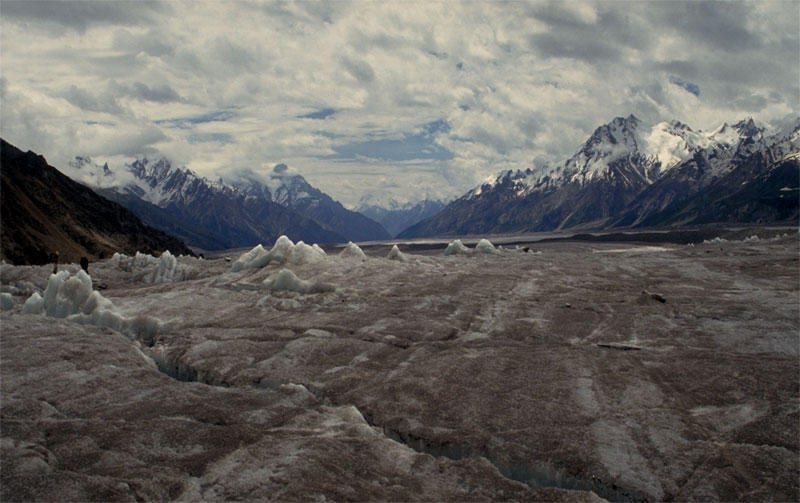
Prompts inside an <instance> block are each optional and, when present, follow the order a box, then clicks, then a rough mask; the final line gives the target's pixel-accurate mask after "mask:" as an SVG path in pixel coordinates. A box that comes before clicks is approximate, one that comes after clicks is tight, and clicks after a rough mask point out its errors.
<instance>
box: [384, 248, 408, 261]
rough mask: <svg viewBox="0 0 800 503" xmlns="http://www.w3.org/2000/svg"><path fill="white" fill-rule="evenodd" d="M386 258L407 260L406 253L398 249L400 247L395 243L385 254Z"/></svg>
mask: <svg viewBox="0 0 800 503" xmlns="http://www.w3.org/2000/svg"><path fill="white" fill-rule="evenodd" d="M386 258H388V259H389V260H399V261H400V262H408V255H406V254H405V253H403V252H401V251H400V248H398V247H397V245H394V246H392V249H391V250H389V254H388V255H386Z"/></svg>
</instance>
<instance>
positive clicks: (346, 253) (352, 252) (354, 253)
mask: <svg viewBox="0 0 800 503" xmlns="http://www.w3.org/2000/svg"><path fill="white" fill-rule="evenodd" d="M339 256H340V257H344V258H355V259H360V260H367V256H366V255H365V254H364V251H363V250H362V249H361V248H359V246H358V245H357V244H355V243H353V242H352V241H348V243H347V246H345V247H344V249H343V250H342V251H341V253H339Z"/></svg>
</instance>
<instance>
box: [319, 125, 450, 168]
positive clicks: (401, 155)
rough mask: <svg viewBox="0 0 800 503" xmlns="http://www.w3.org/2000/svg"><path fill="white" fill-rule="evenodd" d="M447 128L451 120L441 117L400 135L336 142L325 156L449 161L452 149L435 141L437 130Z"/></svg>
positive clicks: (444, 130)
mask: <svg viewBox="0 0 800 503" xmlns="http://www.w3.org/2000/svg"><path fill="white" fill-rule="evenodd" d="M449 131H450V124H448V123H447V121H446V120H444V119H440V120H437V121H433V122H429V123H427V124H423V125H422V126H421V127H420V131H419V132H417V133H405V134H404V135H403V137H402V138H400V139H395V138H379V139H375V140H367V141H359V142H352V143H345V144H343V145H335V146H334V147H333V150H334V151H335V152H336V153H335V154H333V155H330V156H327V157H326V158H327V159H348V160H355V159H358V158H362V157H366V158H370V159H382V160H387V161H412V160H422V159H428V160H437V161H449V160H451V159H453V157H454V156H453V153H452V152H450V151H449V150H447V149H446V148H444V147H442V146H440V145H437V144H436V142H435V139H436V135H437V134H439V133H447V132H449Z"/></svg>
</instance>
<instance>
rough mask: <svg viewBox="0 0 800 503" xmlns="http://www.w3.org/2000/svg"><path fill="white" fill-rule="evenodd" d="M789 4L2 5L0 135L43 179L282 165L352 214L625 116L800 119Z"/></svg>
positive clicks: (796, 28)
mask: <svg viewBox="0 0 800 503" xmlns="http://www.w3.org/2000/svg"><path fill="white" fill-rule="evenodd" d="M799 19H800V3H798V2H796V1H791V2H773V1H757V2H702V1H693V2H679V1H664V2H620V1H613V2H612V1H604V2H553V3H546V2H455V1H444V2H410V1H403V2H374V1H363V0H362V1H355V2H344V1H336V2H329V3H321V2H276V1H272V2H244V1H229V2H208V3H203V2H199V1H187V2H142V1H137V2H125V1H113V2H112V1H101V2H89V1H69V0H68V1H57V2H45V1H23V2H16V1H8V0H1V1H0V28H2V40H1V42H2V45H0V98H2V116H1V117H0V133H1V134H2V136H3V138H5V139H6V140H8V141H10V142H11V143H13V144H15V145H17V146H18V147H20V148H23V149H31V150H34V151H36V152H38V153H41V154H43V155H45V156H46V157H47V159H48V160H49V161H50V163H51V164H53V165H55V166H56V167H62V166H66V165H67V163H68V162H69V160H70V159H72V158H73V157H74V156H76V155H84V156H91V157H92V158H93V159H94V160H95V161H97V162H106V161H108V162H109V165H110V166H111V167H112V169H113V167H114V166H115V165H121V164H122V163H124V162H130V161H131V160H132V159H133V158H134V157H136V156H142V155H148V156H153V155H158V154H162V155H165V156H167V157H169V158H170V159H172V160H173V161H175V162H177V163H179V164H181V165H185V166H187V167H189V168H191V169H193V170H195V171H196V172H198V173H199V174H201V175H204V176H208V177H209V178H216V177H217V176H224V175H225V174H226V173H235V172H241V171H242V170H243V169H250V170H255V171H259V170H271V169H272V166H274V165H275V164H278V163H286V164H288V165H289V166H291V168H292V169H293V170H297V171H298V172H300V173H302V174H303V175H304V176H306V178H307V179H308V180H309V181H310V182H311V183H312V184H314V185H316V186H318V187H319V188H321V189H322V190H324V191H326V192H328V193H330V194H331V195H333V196H334V197H335V198H338V199H339V200H341V201H342V202H344V203H345V204H349V205H354V204H357V203H358V200H359V198H360V197H361V196H362V195H366V194H370V195H371V196H373V199H378V200H381V199H383V200H387V199H389V198H395V199H397V200H400V201H405V200H418V199H423V198H426V197H436V198H439V197H453V196H457V195H460V194H462V193H463V192H465V191H466V190H468V189H470V188H471V187H473V186H474V185H476V184H477V183H479V182H480V181H481V180H483V179H484V178H486V177H487V176H489V175H491V174H493V173H496V172H498V171H499V170H501V169H509V168H514V169H517V168H519V169H524V168H529V167H533V166H534V164H536V165H542V164H544V163H545V162H560V161H563V160H564V159H565V158H566V157H568V156H569V155H571V154H572V153H573V152H574V151H575V150H576V149H577V148H578V147H579V146H580V144H581V143H582V142H583V141H584V140H585V139H586V138H587V137H588V136H589V135H590V134H591V133H592V131H593V130H594V128H596V127H597V126H599V125H601V124H604V123H607V122H609V121H610V120H611V119H613V118H614V117H616V116H627V115H629V114H631V113H633V114H635V115H636V116H638V117H639V118H641V119H643V120H645V121H648V122H658V121H662V120H672V119H677V120H680V121H682V122H685V123H687V124H689V125H690V126H691V127H693V128H696V129H710V128H714V127H716V126H718V125H719V124H721V123H722V122H725V121H727V122H735V121H738V120H741V119H742V118H744V117H745V116H753V117H754V118H755V119H756V120H759V121H761V122H765V123H779V122H781V121H783V120H785V119H786V118H787V116H797V115H798V113H800V111H799V109H800V68H799V67H800V63H798V61H800V41H799V40H798V33H800V21H798V20H799Z"/></svg>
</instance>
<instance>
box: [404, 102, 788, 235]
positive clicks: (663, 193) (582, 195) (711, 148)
mask: <svg viewBox="0 0 800 503" xmlns="http://www.w3.org/2000/svg"><path fill="white" fill-rule="evenodd" d="M798 123H799V124H800V121H798ZM798 150H799V149H798V141H797V127H795V128H793V129H791V130H788V131H782V132H774V133H772V134H768V133H767V128H766V127H765V126H762V125H758V124H757V123H756V122H755V121H754V120H753V119H751V118H748V119H746V120H743V121H741V122H739V123H736V124H734V125H728V124H723V125H722V126H720V127H719V128H717V129H716V130H714V131H711V132H708V133H704V132H700V131H694V130H692V129H691V128H690V127H689V126H687V125H685V124H682V123H680V122H678V121H672V122H662V123H659V124H654V125H647V124H644V123H642V121H640V120H639V119H637V118H636V117H634V116H633V115H631V116H629V117H627V118H622V117H617V118H615V119H614V120H613V121H611V122H610V123H609V124H606V125H603V126H600V127H599V128H597V129H596V130H595V131H594V133H593V134H592V135H591V136H590V137H589V139H588V140H587V141H586V142H585V143H584V144H583V146H582V147H581V148H580V149H579V150H578V151H577V152H576V153H575V154H574V155H572V156H571V157H570V158H569V159H567V160H566V161H564V162H563V163H562V164H560V165H558V166H555V167H550V166H546V167H544V168H539V169H527V170H524V171H522V170H518V171H515V172H511V171H505V172H502V173H500V174H499V175H498V176H496V177H494V178H491V179H489V180H487V181H486V182H484V183H483V184H482V185H481V186H479V187H476V188H475V189H473V190H471V191H469V192H467V193H466V194H465V195H464V196H462V197H461V198H460V199H458V200H456V201H454V202H453V203H451V204H450V205H448V206H447V207H446V208H445V209H444V210H442V211H441V212H440V213H438V214H437V215H436V216H434V217H433V218H430V219H427V220H425V221H423V222H420V223H419V224H417V225H416V226H414V227H412V228H410V229H408V230H406V231H404V232H402V233H401V234H400V236H401V237H422V236H431V235H461V234H477V233H491V232H517V231H545V230H554V229H564V228H570V227H576V226H591V227H607V226H634V225H636V226H639V225H660V224H661V223H666V222H662V220H663V219H661V218H660V217H655V215H657V214H660V213H661V212H663V211H665V210H666V209H667V207H670V212H671V213H674V211H675V205H677V204H681V203H682V202H686V201H688V199H689V198H691V197H694V196H695V195H696V194H697V193H698V192H700V191H702V190H705V189H706V188H708V187H711V186H712V185H713V186H714V187H719V186H721V185H720V184H722V180H723V179H726V178H727V179H729V180H732V179H740V178H742V174H741V172H740V171H741V169H744V168H743V166H749V168H748V169H749V173H750V176H751V177H753V178H757V175H759V174H760V173H761V172H762V171H769V170H771V169H772V167H774V166H775V165H777V164H778V163H780V162H781V160H783V159H785V158H792V156H795V157H794V161H792V162H793V163H794V165H795V166H796V164H797V160H796V155H797V152H798ZM759 156H760V157H759ZM756 159H760V161H756ZM737 170H739V171H737ZM794 175H795V176H794V178H795V180H794V182H792V181H791V176H790V177H789V178H790V179H789V180H787V181H786V183H787V184H789V185H788V186H789V187H790V188H791V187H795V186H796V185H797V180H796V178H797V176H796V175H797V172H796V170H795V172H794ZM782 179H783V178H781V180H782ZM744 181H746V180H743V181H741V183H744ZM775 183H777V182H775ZM730 190H733V188H732V187H731V188H730ZM780 196H783V197H780ZM776 197H778V198H779V199H783V200H784V202H785V201H788V200H789V199H787V197H790V195H789V194H788V191H784V193H783V194H776ZM795 200H796V197H795ZM670 205H672V206H670ZM778 206H781V207H784V206H786V205H785V204H784V203H781V204H778ZM787 211H788V210H781V211H779V212H777V213H775V214H774V215H773V217H769V218H774V219H785V218H791V215H790V214H791V211H789V212H788V213H787ZM768 213H769V212H766V213H764V212H763V211H762V210H759V214H760V215H762V216H760V217H758V218H760V219H762V220H763V219H764V218H767V217H766V216H764V215H766V214H768ZM794 213H795V214H796V213H797V211H796V210H795V212H794ZM737 214H738V216H737V217H736V218H739V219H744V220H742V221H747V220H746V215H745V214H744V213H741V212H740V213H737ZM698 218H699V217H698ZM720 218H722V217H721V216H720ZM726 218H727V217H726ZM731 218H733V217H731ZM754 218H755V217H754ZM704 219H706V220H707V219H710V221H714V218H713V216H708V215H707V216H706V217H704ZM692 220H693V217H691V216H690V215H685V216H684V220H682V223H688V222H691V221H692ZM723 221H727V220H724V219H723ZM759 221H761V220H759ZM674 223H676V224H677V223H678V222H677V221H675V222H674Z"/></svg>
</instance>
